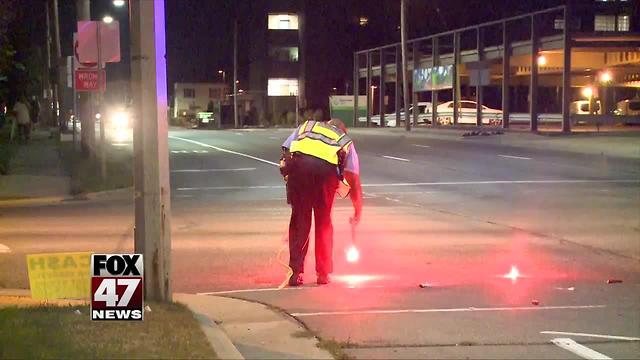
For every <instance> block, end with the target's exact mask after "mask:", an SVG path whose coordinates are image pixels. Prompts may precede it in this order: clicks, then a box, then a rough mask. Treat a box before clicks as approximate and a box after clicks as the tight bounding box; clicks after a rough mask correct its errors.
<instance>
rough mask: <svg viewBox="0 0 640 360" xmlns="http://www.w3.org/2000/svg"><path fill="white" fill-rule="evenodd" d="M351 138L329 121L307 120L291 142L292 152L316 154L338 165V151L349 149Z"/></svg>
mask: <svg viewBox="0 0 640 360" xmlns="http://www.w3.org/2000/svg"><path fill="white" fill-rule="evenodd" d="M349 144H351V139H350V138H349V137H348V136H347V134H345V133H344V132H342V130H340V129H338V128H335V127H333V126H331V125H329V124H327V123H323V122H318V121H306V122H305V123H304V124H302V126H300V130H299V131H298V133H297V134H296V137H295V139H293V141H292V142H291V148H290V151H291V152H300V153H303V154H307V155H311V156H315V157H317V158H320V159H322V160H325V161H327V162H329V163H330V164H334V165H338V151H340V149H344V150H345V151H348V149H349V146H348V145H349Z"/></svg>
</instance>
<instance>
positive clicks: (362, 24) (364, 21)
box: [358, 16, 369, 26]
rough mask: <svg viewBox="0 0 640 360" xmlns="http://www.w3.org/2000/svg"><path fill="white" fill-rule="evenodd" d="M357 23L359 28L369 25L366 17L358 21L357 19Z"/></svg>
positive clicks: (361, 17)
mask: <svg viewBox="0 0 640 360" xmlns="http://www.w3.org/2000/svg"><path fill="white" fill-rule="evenodd" d="M358 23H359V24H360V26H366V25H367V24H368V23H369V18H368V17H366V16H360V19H358Z"/></svg>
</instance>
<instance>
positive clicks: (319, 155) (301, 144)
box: [281, 119, 362, 286]
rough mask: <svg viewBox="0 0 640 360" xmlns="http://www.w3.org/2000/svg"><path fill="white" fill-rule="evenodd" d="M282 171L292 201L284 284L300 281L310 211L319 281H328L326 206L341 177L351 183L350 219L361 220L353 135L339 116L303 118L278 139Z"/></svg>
mask: <svg viewBox="0 0 640 360" xmlns="http://www.w3.org/2000/svg"><path fill="white" fill-rule="evenodd" d="M282 148H283V152H284V153H283V161H281V171H282V173H283V175H284V176H285V179H287V198H288V201H289V203H290V204H291V220H290V222H289V266H290V267H291V269H292V270H293V275H292V276H291V278H290V279H289V286H300V285H302V284H303V273H304V258H305V256H306V254H307V249H308V247H309V231H310V229H311V213H312V211H313V216H314V220H315V221H314V222H315V234H316V239H315V249H316V250H315V254H316V275H317V283H318V284H319V285H324V284H328V283H329V281H330V279H329V274H330V273H331V272H332V271H333V225H332V224H331V208H332V207H333V200H334V198H335V194H336V189H337V188H338V185H339V183H340V182H341V181H343V180H345V181H346V183H348V185H349V186H350V187H351V191H350V198H351V202H352V203H353V208H354V215H353V217H352V218H351V221H352V222H353V223H358V222H359V221H360V216H361V213H362V189H361V186H360V176H359V173H360V164H359V161H358V154H357V153H356V149H355V147H354V145H353V141H352V140H351V138H349V136H348V135H347V129H346V127H345V125H344V123H343V122H342V121H340V120H339V119H333V120H331V121H329V122H324V121H313V120H308V121H306V122H304V123H303V124H302V125H300V126H299V127H298V128H297V129H296V130H295V131H294V132H293V133H292V134H291V136H289V138H288V139H287V140H286V141H285V142H284V144H282Z"/></svg>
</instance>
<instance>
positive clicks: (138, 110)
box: [129, 0, 172, 302]
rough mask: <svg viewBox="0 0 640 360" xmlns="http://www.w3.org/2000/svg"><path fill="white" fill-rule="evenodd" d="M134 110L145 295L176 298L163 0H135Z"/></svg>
mask: <svg viewBox="0 0 640 360" xmlns="http://www.w3.org/2000/svg"><path fill="white" fill-rule="evenodd" d="M129 5H130V21H131V26H130V29H131V88H132V95H133V105H134V106H133V109H134V117H133V119H134V123H135V125H134V142H133V146H134V149H133V151H134V166H135V169H134V187H135V200H134V201H135V224H136V225H135V231H134V237H135V252H136V253H142V254H143V255H144V272H145V282H144V288H145V294H146V298H147V299H149V300H155V301H165V302H166V301H171V300H172V287H171V277H170V275H171V201H170V199H171V188H170V187H169V150H168V130H169V124H168V122H167V70H166V66H167V63H166V57H165V56H166V48H165V40H166V39H165V10H164V0H153V1H151V0H130V1H129Z"/></svg>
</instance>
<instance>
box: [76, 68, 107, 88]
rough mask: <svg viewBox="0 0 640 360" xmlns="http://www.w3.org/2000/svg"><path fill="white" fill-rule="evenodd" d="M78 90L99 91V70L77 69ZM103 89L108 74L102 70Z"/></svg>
mask: <svg viewBox="0 0 640 360" xmlns="http://www.w3.org/2000/svg"><path fill="white" fill-rule="evenodd" d="M75 77H76V91H98V71H97V70H95V69H78V70H76V71H75ZM100 82H101V83H102V90H104V89H105V88H106V82H107V76H106V72H105V71H104V70H102V74H101V80H100Z"/></svg>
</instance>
